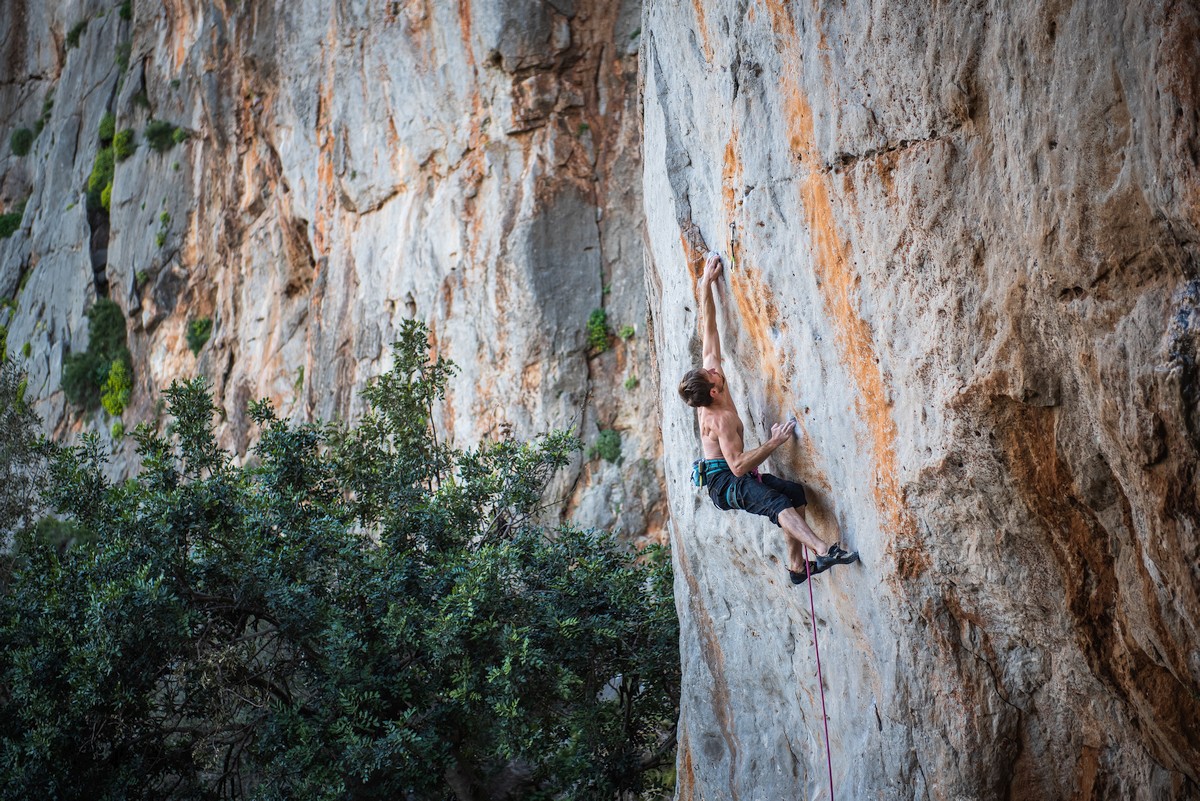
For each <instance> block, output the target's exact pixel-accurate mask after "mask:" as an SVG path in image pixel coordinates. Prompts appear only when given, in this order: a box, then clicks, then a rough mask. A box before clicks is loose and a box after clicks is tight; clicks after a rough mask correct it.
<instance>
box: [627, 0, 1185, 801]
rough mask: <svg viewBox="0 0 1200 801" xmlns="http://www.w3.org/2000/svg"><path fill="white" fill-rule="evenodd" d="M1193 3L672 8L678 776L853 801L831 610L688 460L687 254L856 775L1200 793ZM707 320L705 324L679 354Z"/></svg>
mask: <svg viewBox="0 0 1200 801" xmlns="http://www.w3.org/2000/svg"><path fill="white" fill-rule="evenodd" d="M1198 23H1200V17H1198V15H1197V9H1196V7H1195V5H1194V4H1190V5H1189V4H1180V3H1170V2H1163V3H1154V2H1134V3H1125V2H1097V3H1080V4H1070V3H1051V4H1021V3H1007V4H1005V3H983V2H970V3H951V4H937V5H935V6H932V7H926V6H923V5H916V4H905V3H886V4H877V3H876V4H866V3H860V2H849V3H836V4H835V3H790V4H786V5H785V4H781V3H758V2H755V3H740V4H724V3H714V2H703V1H702V0H697V2H694V3H650V4H648V8H647V11H646V12H645V15H644V19H643V40H644V41H643V50H642V70H643V91H644V100H643V104H644V127H643V134H644V140H645V141H644V148H645V162H646V163H645V204H646V214H647V220H648V222H647V228H648V237H649V242H650V250H651V257H650V260H649V264H648V270H649V277H648V282H647V283H648V286H649V287H650V291H651V309H652V316H653V320H654V327H655V342H656V351H657V359H658V363H659V367H660V384H661V387H662V413H663V436H664V453H665V472H666V475H667V486H668V489H669V495H670V501H671V503H670V507H671V518H672V528H673V542H674V543H675V551H674V553H675V557H676V563H677V571H678V572H677V581H676V590H677V599H678V606H679V609H680V612H681V616H682V620H683V625H684V637H683V643H682V652H683V660H684V687H685V690H684V699H683V719H682V721H681V729H680V746H681V747H680V752H679V797H680V798H681V799H689V800H690V799H712V800H715V799H742V801H749V800H750V799H764V800H765V799H781V798H813V797H822V798H827V797H828V790H827V789H826V787H825V785H826V784H827V780H826V777H825V764H824V762H825V757H824V747H823V743H822V735H821V723H820V706H819V699H818V696H817V686H816V675H815V674H816V666H815V662H814V658H813V647H812V642H811V634H810V621H809V613H808V598H807V597H806V593H805V592H804V591H803V590H800V591H797V589H795V588H793V587H791V585H790V584H789V583H788V582H787V575H786V573H785V572H784V570H783V567H782V564H781V560H782V558H783V548H782V542H781V538H780V536H779V535H778V534H777V533H776V531H775V530H774V529H773V528H772V527H770V525H769V523H765V522H763V521H761V520H758V519H753V518H749V517H745V516H734V515H733V514H731V513H721V512H718V511H716V510H715V509H714V508H712V507H711V505H710V504H709V503H708V501H707V500H706V499H702V498H701V496H700V495H699V494H698V493H696V492H695V491H694V490H693V489H692V488H691V487H690V485H689V483H688V481H687V475H688V469H687V468H688V461H689V460H690V459H691V458H692V457H693V454H694V452H695V451H696V449H697V448H698V435H697V431H696V427H695V421H694V416H693V414H692V413H691V411H690V410H688V409H687V408H686V407H684V406H683V405H682V404H681V403H680V402H679V401H678V400H677V398H676V397H675V396H674V390H673V385H674V383H675V382H677V381H678V377H679V375H680V374H682V372H683V371H684V370H685V369H686V368H687V367H689V366H691V365H692V363H693V359H696V358H697V356H698V347H699V343H698V341H696V339H695V338H694V335H693V334H691V332H694V331H695V329H696V309H697V303H696V298H697V296H696V278H697V276H698V272H699V268H700V259H699V248H701V247H703V246H708V247H715V248H718V249H722V250H729V248H730V245H729V242H728V225H729V223H730V222H734V223H735V224H736V226H737V231H738V233H739V240H738V242H737V244H736V246H735V247H734V250H735V255H736V258H737V266H736V268H735V269H733V270H730V271H729V273H728V280H727V281H726V283H725V286H724V287H723V289H722V292H721V297H720V300H719V305H720V314H721V328H722V331H723V334H724V337H725V339H724V342H725V345H726V351H727V355H728V369H729V371H730V378H731V386H732V388H733V391H734V396H735V398H740V399H742V411H743V415H744V417H745V418H746V422H747V426H748V434H749V439H750V440H751V444H757V442H760V441H761V440H762V438H763V437H764V435H765V434H766V432H767V431H768V429H769V425H770V424H771V423H772V422H775V421H778V420H780V419H783V418H786V417H787V416H789V415H792V414H794V415H796V417H797V418H798V420H799V422H800V426H799V429H800V436H799V438H798V441H797V442H796V443H795V444H794V445H791V446H785V448H784V449H782V450H780V451H778V452H777V454H776V455H775V456H774V457H773V458H772V459H771V460H770V461H769V462H768V466H770V467H774V468H775V469H777V470H779V471H780V472H790V473H792V474H795V475H798V476H800V477H802V478H803V480H804V481H805V482H806V483H807V484H808V485H809V486H810V487H811V489H812V493H811V494H812V496H813V501H812V503H811V507H810V519H811V520H814V521H815V524H816V526H817V527H818V528H819V529H820V530H821V531H823V532H825V534H826V535H827V536H828V538H831V539H833V538H840V539H842V540H843V541H846V542H849V543H850V544H851V545H853V546H854V547H856V548H858V549H861V551H862V553H863V564H862V565H861V566H855V567H853V568H848V569H846V568H843V569H840V570H835V572H834V573H832V574H829V575H826V576H822V577H820V579H818V580H817V581H816V587H815V596H816V608H817V616H818V625H819V629H820V637H821V640H820V646H821V656H822V662H823V665H824V669H825V670H824V673H825V684H826V691H825V695H826V701H827V703H828V706H829V730H830V736H831V739H832V752H833V770H834V776H835V780H836V783H837V797H838V798H853V799H861V798H889V799H890V798H896V799H900V798H904V799H909V798H912V799H926V798H928V799H998V798H1013V799H1058V798H1062V799H1066V798H1137V799H1168V798H1171V799H1176V798H1197V797H1200V790H1198V784H1197V782H1198V781H1200V646H1198V643H1200V638H1198V636H1197V634H1198V632H1197V624H1198V623H1200V596H1198V594H1197V588H1198V586H1200V580H1198V579H1200V574H1198V570H1200V567H1198V565H1200V531H1198V525H1200V510H1198V508H1197V495H1196V475H1195V465H1196V462H1197V455H1198V454H1197V450H1198V448H1200V429H1198V427H1197V423H1198V422H1200V420H1198V418H1197V414H1198V407H1197V401H1198V399H1200V396H1198V391H1200V383H1198V381H1200V375H1198V374H1197V366H1196V350H1197V344H1198V341H1200V328H1198V326H1200V311H1198V310H1197V305H1198V303H1200V230H1198V228H1200V189H1198V187H1200V170H1198V147H1200V145H1198V142H1200V125H1198V116H1197V115H1198V113H1200V91H1198V77H1197V75H1198V73H1197V69H1196V65H1197V64H1198V63H1200V38H1198V36H1197V32H1198V31H1200V27H1198ZM689 337H691V338H690V339H689Z"/></svg>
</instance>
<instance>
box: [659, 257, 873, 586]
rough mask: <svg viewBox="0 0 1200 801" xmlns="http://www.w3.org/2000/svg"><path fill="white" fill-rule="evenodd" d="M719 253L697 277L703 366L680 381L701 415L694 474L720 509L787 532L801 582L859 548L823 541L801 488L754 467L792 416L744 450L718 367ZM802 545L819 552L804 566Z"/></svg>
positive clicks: (792, 566)
mask: <svg viewBox="0 0 1200 801" xmlns="http://www.w3.org/2000/svg"><path fill="white" fill-rule="evenodd" d="M721 269H722V265H721V257H720V256H719V255H717V254H716V253H709V254H708V259H707V260H706V261H705V262H704V276H703V277H702V278H701V279H700V292H701V294H702V295H703V301H702V302H703V306H702V309H701V317H700V330H701V335H702V337H703V339H704V366H703V367H701V368H698V369H696V370H689V371H688V372H687V373H686V374H685V375H684V376H683V380H682V381H680V382H679V394H680V396H681V397H682V398H683V399H684V401H685V402H686V403H687V404H688V405H689V406H693V407H695V408H696V411H697V413H698V414H699V416H700V444H701V446H702V447H703V450H704V461H703V462H701V463H699V467H698V473H699V474H700V475H701V476H702V478H701V480H702V481H703V484H704V486H707V487H708V496H709V497H710V498H711V499H712V502H713V504H714V505H716V507H717V508H718V509H722V510H729V509H743V510H745V511H747V512H750V513H752V514H757V515H763V516H764V517H768V518H770V520H771V522H772V523H774V524H775V525H777V526H779V527H780V528H782V529H783V532H784V534H786V535H787V545H788V573H789V574H790V575H791V577H792V583H793V584H801V583H803V582H804V581H805V580H806V579H807V578H808V577H809V576H810V575H814V574H816V573H822V572H824V571H826V570H828V569H829V568H831V567H833V566H834V565H845V564H850V563H851V562H856V561H858V552H857V551H851V552H847V551H845V550H843V549H842V548H841V547H839V546H838V544H837V543H833V544H832V545H831V544H829V543H827V542H825V541H824V540H822V539H821V538H820V537H818V536H817V535H816V532H814V531H813V530H812V529H811V528H809V526H808V523H807V522H806V521H805V519H804V507H805V505H806V503H807V502H806V501H805V498H804V488H803V487H801V486H800V485H799V484H797V483H795V482H793V481H787V480H786V479H782V478H778V477H776V476H773V475H770V474H769V473H762V474H761V475H760V474H759V472H758V470H757V469H756V468H757V467H758V466H759V465H760V464H762V463H763V461H764V460H766V458H767V457H768V456H770V455H771V454H772V453H773V452H774V451H775V450H776V449H777V448H778V447H779V446H780V445H782V444H783V443H785V442H787V441H788V440H789V439H790V438H791V436H792V430H793V429H794V428H795V427H796V421H795V420H789V421H788V422H786V423H776V424H775V425H773V426H771V438H770V439H768V440H767V441H766V442H764V443H763V444H762V445H759V446H758V447H757V448H752V449H750V450H745V446H744V444H743V442H742V433H743V427H742V419H741V417H739V416H738V411H737V407H736V406H734V405H733V399H732V398H731V397H730V396H729V391H728V388H727V386H726V383H725V373H723V372H722V371H721V339H720V336H719V335H718V334H717V307H716V303H715V302H714V301H713V290H712V285H713V282H714V281H716V280H717V278H718V277H719V276H720V275H721ZM804 546H808V547H809V548H812V549H813V553H815V554H817V558H816V560H815V561H810V562H808V564H807V565H806V564H805V560H804Z"/></svg>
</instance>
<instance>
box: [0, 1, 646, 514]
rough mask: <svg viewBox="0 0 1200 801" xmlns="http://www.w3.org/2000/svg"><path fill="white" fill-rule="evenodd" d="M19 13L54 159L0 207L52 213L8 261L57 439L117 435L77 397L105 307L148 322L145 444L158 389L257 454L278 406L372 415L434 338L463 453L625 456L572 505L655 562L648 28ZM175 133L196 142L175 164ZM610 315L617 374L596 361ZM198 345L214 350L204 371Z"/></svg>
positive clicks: (576, 475) (135, 411) (27, 100)
mask: <svg viewBox="0 0 1200 801" xmlns="http://www.w3.org/2000/svg"><path fill="white" fill-rule="evenodd" d="M7 8H11V9H12V11H13V13H12V14H8V13H7V11H6V14H5V20H4V21H3V22H0V25H5V26H6V28H5V30H4V42H5V56H6V58H5V63H6V65H7V66H6V69H7V70H8V73H9V74H8V76H7V77H6V80H5V81H4V82H3V85H0V95H2V96H3V101H4V106H5V108H7V109H11V113H10V115H9V116H10V120H11V125H12V128H16V127H18V126H19V125H32V124H33V121H34V119H35V118H36V117H37V116H38V115H39V114H40V113H41V110H42V105H43V100H44V98H45V97H47V96H48V95H49V94H50V93H51V92H53V93H54V95H53V96H54V102H53V110H52V112H51V113H50V114H49V116H48V118H47V120H46V124H45V128H44V130H43V131H42V132H41V133H40V135H39V136H38V138H37V140H36V141H35V144H34V149H33V151H32V152H31V153H30V154H29V155H27V156H25V157H20V158H19V157H17V156H15V155H13V154H11V153H9V152H8V150H7V149H6V150H5V151H4V155H3V156H2V157H0V171H2V174H3V176H4V182H3V185H2V190H0V203H3V204H4V205H5V209H7V207H8V205H10V204H11V203H13V202H15V199H16V198H18V197H24V196H25V195H28V196H29V198H30V199H29V203H28V210H27V212H26V215H25V220H24V223H23V227H22V229H21V230H20V231H19V232H18V233H17V234H16V235H15V236H14V237H13V238H11V239H9V240H7V241H4V242H3V243H0V248H3V255H2V256H0V293H2V294H3V295H4V296H6V297H9V298H13V299H15V305H16V309H15V312H11V313H9V317H8V318H6V319H5V320H0V323H3V324H6V325H7V326H8V328H9V331H10V336H9V342H10V348H9V350H10V352H13V351H14V350H15V349H17V348H20V347H21V344H22V343H24V342H30V343H31V351H32V358H31V365H30V367H31V375H32V381H31V392H30V395H31V397H34V398H35V399H36V401H37V408H38V410H39V412H40V413H41V414H42V415H43V417H45V418H46V419H47V421H48V424H49V425H50V427H51V428H53V429H54V430H56V431H58V432H59V433H60V434H65V433H66V432H68V431H70V430H77V429H79V428H81V427H84V426H95V427H97V428H100V429H103V430H104V431H107V430H108V427H109V425H108V424H109V423H110V422H111V421H110V420H108V419H107V418H106V417H104V415H102V414H99V415H96V416H94V417H91V418H87V419H81V417H80V416H79V415H78V414H77V413H76V412H74V411H72V410H71V409H69V408H68V407H67V404H66V402H65V400H64V398H63V395H62V393H61V391H60V390H59V386H60V383H61V365H62V359H63V356H64V355H65V354H66V353H67V352H71V351H78V350H80V349H82V348H83V347H84V346H85V345H86V328H87V326H86V321H85V320H84V319H83V316H82V315H83V311H84V309H85V307H86V305H87V304H88V303H89V302H90V300H91V298H92V297H94V295H95V293H96V291H97V289H98V290H99V291H105V290H107V291H108V293H109V295H110V296H111V297H112V298H113V299H114V300H116V301H117V302H118V303H119V304H120V305H121V306H122V307H123V308H124V309H125V310H126V312H127V314H128V317H129V321H130V347H131V350H132V352H133V361H134V367H135V375H136V386H135V389H134V393H133V398H132V407H131V409H130V410H129V411H128V412H127V413H126V415H125V417H126V418H128V419H130V420H134V421H136V420H141V419H145V418H146V417H147V416H149V417H153V416H154V415H155V414H158V413H161V406H159V405H158V404H157V391H158V389H159V388H161V387H162V386H165V385H166V384H168V383H169V382H170V381H171V380H172V379H173V378H176V377H180V376H187V375H191V374H196V373H199V374H203V375H206V376H208V377H209V378H210V379H211V380H212V381H213V384H214V389H215V391H216V394H217V398H218V404H219V405H220V406H221V407H222V409H223V411H224V414H225V419H224V422H223V424H222V426H221V432H222V436H223V437H224V439H225V441H226V444H228V445H230V446H232V447H235V448H237V449H239V450H242V449H245V448H246V447H247V445H248V443H249V440H250V435H251V432H250V431H249V425H250V424H249V421H248V418H247V416H246V405H247V403H248V402H249V401H251V400H253V399H255V398H258V397H269V398H271V399H272V400H274V401H275V402H276V404H277V405H278V406H279V407H280V408H281V410H282V411H283V412H284V413H286V414H292V415H296V416H299V417H324V418H328V417H330V416H333V415H347V414H349V415H353V414H356V413H358V412H360V411H361V401H360V400H359V399H358V390H359V388H361V387H362V385H363V384H364V382H366V381H367V380H368V379H369V378H370V377H371V376H373V375H376V374H378V373H380V372H382V371H383V370H384V369H386V367H387V365H388V364H389V361H390V351H389V343H390V342H391V339H392V336H393V334H394V332H395V330H396V327H397V325H398V323H399V320H401V319H403V318H407V317H413V316H419V317H421V318H423V319H425V320H426V321H427V322H428V323H429V324H430V326H431V329H432V345H433V346H434V348H435V349H436V350H437V351H438V352H439V353H440V354H441V355H444V356H447V357H449V358H451V359H453V360H454V361H455V362H457V363H458V364H459V366H460V367H461V368H462V372H461V373H460V375H459V376H458V378H457V379H456V380H455V381H454V383H453V386H452V388H451V392H450V394H449V397H448V398H447V400H446V403H445V405H444V407H443V408H442V409H441V410H440V413H441V415H442V418H443V419H442V423H443V424H444V425H445V426H446V427H447V428H448V429H449V431H450V432H451V434H452V436H454V437H455V438H456V441H457V442H458V443H459V444H460V445H464V446H467V445H470V444H472V443H474V442H477V441H479V440H480V439H482V438H486V437H494V436H499V435H501V434H502V433H503V432H504V431H506V430H512V431H514V432H515V433H517V434H518V435H520V436H532V435H533V434H535V433H538V432H540V431H544V430H547V429H548V428H551V427H572V426H573V427H576V428H577V429H578V430H579V432H580V434H581V436H582V438H583V439H584V441H585V443H587V444H590V443H592V442H593V441H594V440H595V439H596V437H597V436H598V434H599V433H600V431H601V430H608V429H612V430H616V431H617V432H619V433H620V434H621V435H623V437H622V439H623V441H622V454H621V457H622V458H621V462H620V463H619V464H618V463H617V462H610V461H606V460H604V459H601V458H599V457H593V458H587V457H586V456H585V457H583V458H581V459H580V460H579V461H578V462H577V463H576V464H575V466H574V467H573V468H572V469H571V471H570V472H569V474H568V475H567V476H566V477H565V478H564V480H563V483H562V484H561V486H559V487H558V488H557V491H558V492H559V493H560V494H561V495H564V496H566V497H568V498H569V500H570V509H571V512H572V514H573V515H574V516H575V518H576V519H577V520H579V521H580V522H582V523H585V524H590V525H596V526H604V527H615V528H617V529H618V530H620V531H623V532H624V533H626V534H628V535H632V536H636V537H642V536H649V537H651V538H655V537H657V536H659V532H660V531H661V526H662V524H663V519H664V511H665V510H664V505H663V500H662V497H661V496H662V492H661V489H660V487H661V480H660V478H659V472H658V468H657V467H656V459H657V454H658V448H659V445H658V443H659V440H658V437H657V432H656V431H654V430H653V429H652V428H648V427H646V426H643V425H641V424H640V421H643V420H646V419H648V418H650V417H651V416H652V414H653V412H652V410H653V403H654V391H653V387H652V385H651V384H650V382H649V381H648V380H647V379H649V377H650V370H649V364H648V362H649V339H648V336H647V331H646V324H645V323H646V319H647V318H646V306H645V294H644V290H643V282H642V276H643V263H642V234H641V212H640V210H641V198H640V189H641V183H640V180H639V176H640V128H639V121H638V118H637V93H636V82H637V48H638V37H639V32H638V25H639V14H640V9H639V8H638V6H637V5H636V4H633V3H590V2H583V1H582V0H580V2H573V1H572V0H562V1H561V2H553V3H545V2H535V1H534V0H512V2H502V3H494V2H472V1H471V0H462V2H457V3H444V2H422V1H418V2H405V3H400V2H388V1H385V0H338V2H334V3H326V2H269V3H260V2H254V3H240V2H225V1H224V0H166V2H149V1H148V0H135V1H134V2H133V3H132V4H131V9H132V12H133V13H132V15H131V16H132V19H131V20H128V21H126V20H123V19H122V18H121V15H120V13H119V10H118V9H119V4H118V5H114V4H111V3H107V2H98V1H97V0H81V1H80V2H60V3H55V4H50V5H49V6H43V4H41V3H34V2H26V0H13V2H12V3H9V4H8V6H7ZM85 20H86V21H87V26H86V29H85V30H84V31H83V33H82V35H81V36H80V37H79V40H78V45H77V46H68V45H67V44H65V42H64V40H65V39H66V38H67V36H68V34H69V33H70V31H71V29H72V28H74V27H75V26H76V24H77V23H78V22H81V21H85ZM122 47H124V48H127V53H128V66H127V67H125V66H123V65H122V64H121V63H118V61H119V58H118V54H119V53H120V50H121V48H122ZM106 111H108V112H111V113H113V114H115V116H116V120H117V128H118V129H124V128H130V129H132V130H134V131H135V133H136V134H137V138H138V142H139V146H138V149H137V151H136V152H135V153H134V154H133V156H132V157H130V158H129V159H127V160H125V161H122V162H120V163H118V164H117V166H116V170H115V176H114V182H113V190H112V199H111V209H110V214H108V215H99V217H103V219H102V220H100V221H99V222H98V221H97V220H96V219H94V218H96V217H97V216H98V215H95V214H93V215H90V217H91V218H92V219H89V214H88V213H87V211H86V209H85V204H84V203H83V202H82V198H81V193H82V187H83V186H84V184H85V183H86V181H87V176H88V173H89V171H90V170H91V166H92V162H93V159H94V157H95V153H96V152H97V150H98V148H99V145H100V143H99V140H98V138H97V134H96V132H97V128H98V125H99V121H100V119H101V117H102V116H103V114H104V113H105V112H106ZM152 119H156V120H164V121H167V122H170V123H172V124H174V125H177V126H180V127H181V129H182V130H183V131H184V132H186V133H187V134H189V136H190V138H188V139H187V140H186V141H184V142H182V143H181V144H178V145H173V146H170V147H168V148H167V149H166V150H165V151H164V152H157V151H155V150H153V149H151V148H149V147H148V146H147V143H146V140H145V136H144V131H145V129H146V126H147V124H148V123H149V122H150V120H152ZM8 135H9V132H8V130H7V129H6V130H5V131H4V137H5V139H6V140H7V137H8ZM97 229H102V230H101V231H100V233H101V234H102V235H103V236H102V237H100V236H98V235H97V233H96V231H97ZM101 239H102V241H101ZM93 268H94V269H95V278H96V280H95V281H93ZM597 308H604V309H605V310H606V312H607V317H608V324H609V329H610V332H611V333H610V336H609V337H608V338H607V339H608V349H607V350H606V351H604V352H599V351H598V349H597V348H589V347H588V345H587V338H586V330H585V328H586V324H587V321H588V319H589V315H590V314H591V313H592V311H593V310H594V309H597ZM203 318H209V319H211V320H212V321H213V334H212V337H211V339H210V340H209V341H208V342H207V343H206V344H205V345H204V346H203V347H202V348H201V349H200V350H199V352H198V354H197V355H195V356H194V355H193V353H192V352H191V351H190V350H189V347H188V342H187V331H188V328H189V326H190V325H191V323H192V322H193V321H196V320H201V319H203ZM626 326H629V327H630V328H629V329H626V330H625V334H626V336H625V337H624V338H622V337H618V336H616V333H617V332H618V331H620V330H621V329H622V328H624V327H626ZM630 331H632V333H630ZM12 343H17V344H16V346H15V347H13V344H12ZM32 388H36V391H33V389H32ZM117 448H118V458H117V466H118V467H120V466H121V465H123V464H126V460H127V459H128V458H129V457H130V456H131V453H130V450H129V446H128V445H121V444H119V443H118V444H117Z"/></svg>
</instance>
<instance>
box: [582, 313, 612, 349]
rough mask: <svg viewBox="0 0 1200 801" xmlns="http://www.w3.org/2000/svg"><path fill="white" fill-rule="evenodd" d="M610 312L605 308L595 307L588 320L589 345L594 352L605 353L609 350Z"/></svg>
mask: <svg viewBox="0 0 1200 801" xmlns="http://www.w3.org/2000/svg"><path fill="white" fill-rule="evenodd" d="M608 337H609V330H608V312H606V311H604V309H593V310H592V313H591V315H589V316H588V321H587V346H588V350H590V351H592V352H593V353H603V352H604V351H606V350H608Z"/></svg>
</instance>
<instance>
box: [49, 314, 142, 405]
mask: <svg viewBox="0 0 1200 801" xmlns="http://www.w3.org/2000/svg"><path fill="white" fill-rule="evenodd" d="M87 317H88V346H87V350H85V351H84V352H82V353H72V354H70V355H68V356H67V357H66V359H64V360H63V373H62V388H63V392H64V393H65V394H66V396H67V400H68V401H70V402H71V403H73V404H76V405H77V406H81V407H83V408H84V409H87V410H91V409H95V408H96V407H97V406H99V405H100V403H101V400H102V395H105V394H107V395H108V396H109V402H108V403H105V407H106V408H108V407H109V406H110V405H112V406H114V408H115V405H116V400H117V399H118V398H120V399H121V400H120V404H119V405H120V406H121V407H122V408H124V405H125V403H126V402H128V399H129V395H128V388H129V387H131V386H132V384H133V382H132V379H133V360H132V358H131V357H130V355H129V348H128V347H126V344H125V316H124V315H123V314H121V307H120V306H118V305H117V304H116V303H115V302H113V301H111V300H109V299H108V298H100V299H99V300H97V301H96V302H95V304H93V305H92V308H90V309H88V313H87ZM117 364H120V365H121V367H120V372H121V374H122V377H121V378H120V379H119V380H118V381H117V382H116V383H115V384H113V385H112V386H109V385H110V378H111V373H112V370H113V367H114V365H117ZM113 413H114V414H120V412H113Z"/></svg>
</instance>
